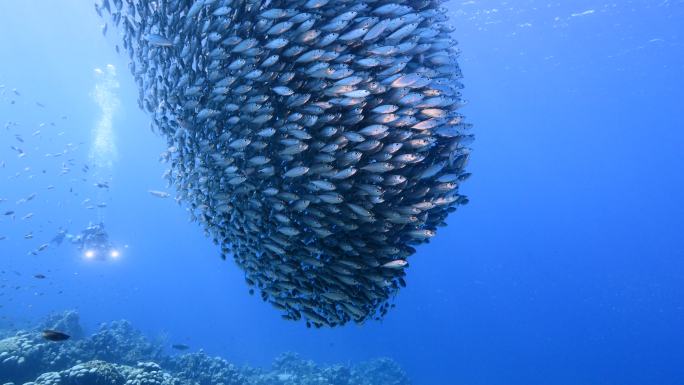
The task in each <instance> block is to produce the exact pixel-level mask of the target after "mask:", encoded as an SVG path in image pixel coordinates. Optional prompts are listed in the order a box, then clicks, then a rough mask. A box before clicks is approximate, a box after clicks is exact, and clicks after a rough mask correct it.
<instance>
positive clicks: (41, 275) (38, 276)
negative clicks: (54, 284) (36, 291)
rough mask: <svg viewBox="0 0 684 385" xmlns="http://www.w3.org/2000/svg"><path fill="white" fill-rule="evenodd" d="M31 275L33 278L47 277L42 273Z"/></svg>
mask: <svg viewBox="0 0 684 385" xmlns="http://www.w3.org/2000/svg"><path fill="white" fill-rule="evenodd" d="M33 277H34V278H38V279H45V278H47V277H46V276H45V275H44V274H36V275H34V276H33Z"/></svg>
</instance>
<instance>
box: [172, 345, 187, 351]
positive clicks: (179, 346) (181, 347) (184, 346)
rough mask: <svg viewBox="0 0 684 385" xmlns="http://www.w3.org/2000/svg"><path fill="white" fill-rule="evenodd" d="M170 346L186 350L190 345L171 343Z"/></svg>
mask: <svg viewBox="0 0 684 385" xmlns="http://www.w3.org/2000/svg"><path fill="white" fill-rule="evenodd" d="M171 347H172V348H174V349H176V350H188V349H190V347H189V346H188V345H185V344H173V345H171Z"/></svg>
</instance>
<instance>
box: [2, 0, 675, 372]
mask: <svg viewBox="0 0 684 385" xmlns="http://www.w3.org/2000/svg"><path fill="white" fill-rule="evenodd" d="M446 7H447V8H448V10H449V14H450V16H451V18H452V23H453V24H454V25H455V26H456V31H455V32H454V37H455V38H456V39H457V40H458V41H459V44H460V48H461V50H462V55H461V58H460V64H461V66H462V69H463V73H464V83H465V84H466V88H465V90H464V95H465V98H466V99H467V100H468V101H469V104H468V105H467V106H466V107H465V108H464V110H463V112H464V114H465V115H466V116H467V119H468V121H469V122H470V123H473V124H474V129H473V130H474V133H475V134H476V141H475V142H474V144H473V148H474V152H473V157H472V161H471V163H470V165H469V171H471V172H472V173H473V177H472V178H471V179H470V180H469V181H467V182H466V183H465V184H464V185H463V190H462V191H463V192H465V193H466V194H467V195H468V196H469V198H470V204H468V205H467V206H464V207H462V208H460V209H459V211H458V212H457V213H455V214H453V215H452V216H450V218H449V220H448V223H449V226H448V227H446V228H443V229H442V230H441V231H440V232H438V234H437V236H436V237H435V238H434V239H433V240H432V241H431V243H430V244H429V245H425V246H422V247H419V249H418V253H417V254H416V255H415V256H414V257H412V259H411V266H410V268H409V270H408V277H407V282H408V287H406V288H405V289H402V290H401V291H400V294H399V296H398V297H397V298H396V304H397V307H396V309H394V310H393V311H391V312H390V313H389V314H388V316H387V317H386V318H385V319H384V320H383V321H382V322H369V323H367V324H365V325H362V326H357V325H348V326H346V327H342V328H336V329H333V330H330V329H321V330H313V329H307V328H305V327H304V325H303V324H302V323H294V322H286V321H283V320H282V319H281V318H280V316H279V314H278V312H276V311H274V309H273V308H272V307H271V306H269V305H267V304H264V303H262V301H261V300H260V299H259V298H258V296H250V295H249V294H248V293H247V286H246V284H245V283H244V279H243V274H242V272H241V271H240V270H239V269H238V268H237V267H236V266H235V264H234V263H233V262H232V261H227V262H223V261H221V259H220V258H219V251H218V248H217V247H215V246H214V245H213V244H212V243H211V241H210V240H209V239H208V238H205V236H204V235H203V233H202V230H201V229H200V227H199V226H198V225H197V224H194V223H189V222H188V216H187V213H186V212H185V210H184V209H183V208H182V207H179V206H177V205H176V204H175V202H174V201H173V199H158V198H155V197H153V196H151V195H150V194H149V193H148V192H147V191H148V190H150V189H153V190H164V186H165V181H163V180H162V179H161V174H162V173H163V171H164V165H163V164H161V163H159V162H158V158H159V154H160V153H161V152H162V151H163V150H165V147H166V146H165V140H164V139H162V138H161V137H160V136H157V135H156V134H154V133H152V132H151V131H150V129H149V123H150V120H149V118H148V117H147V116H146V115H145V114H144V113H143V112H142V111H141V110H139V109H138V107H137V103H136V100H137V96H138V95H137V90H136V87H135V84H134V83H133V79H132V76H130V73H129V71H128V66H127V58H126V57H125V56H124V55H117V54H116V52H115V50H114V44H115V43H116V40H117V38H116V36H115V33H116V31H115V30H114V29H113V28H110V31H109V33H108V34H107V37H106V38H105V37H103V36H102V34H101V32H100V31H101V25H102V24H103V20H101V19H100V18H99V17H98V16H97V14H96V13H95V12H94V10H93V5H92V2H90V1H81V0H79V1H77V0H63V1H46V0H0V84H2V85H4V86H5V91H4V93H2V94H0V95H2V96H0V123H2V125H1V126H0V162H2V161H4V162H5V167H4V168H0V198H4V199H7V201H5V202H2V203H0V212H5V211H7V210H16V212H17V213H16V219H15V220H14V221H13V220H12V219H11V218H10V217H9V216H1V217H0V236H5V237H7V238H6V239H4V240H1V241H0V269H1V270H3V271H4V273H3V274H2V275H0V285H4V286H2V287H1V288H0V305H1V307H0V329H1V328H12V327H21V326H22V325H25V324H27V323H32V322H34V321H36V320H37V319H40V318H41V317H43V316H45V315H47V314H49V313H51V312H54V311H61V310H65V309H77V310H78V311H79V312H80V314H81V318H82V320H83V322H84V324H85V325H86V326H87V327H88V329H90V330H93V329H95V328H96V327H97V325H98V324H99V323H101V322H106V321H111V320H116V319H122V318H124V319H128V320H130V321H131V322H132V323H133V325H134V326H136V327H138V328H141V329H142V330H144V331H145V333H147V334H149V335H151V336H158V335H165V336H166V337H167V338H168V340H169V341H170V342H173V343H183V344H187V345H189V346H191V347H192V349H193V350H198V349H200V348H202V349H204V350H205V351H206V352H208V353H210V354H215V355H221V356H223V357H225V358H226V359H228V360H229V361H231V362H236V363H250V364H254V365H268V364H269V363H270V362H271V360H272V359H273V358H274V357H275V356H276V355H278V354H279V353H281V352H284V351H295V352H298V353H300V354H301V355H302V356H304V357H305V358H311V359H313V360H315V361H320V362H338V361H339V362H356V361H361V360H364V359H368V358H373V357H377V356H388V357H392V358H394V359H395V360H397V361H398V362H399V363H400V364H401V366H402V367H403V368H405V369H406V371H407V372H408V374H409V376H410V377H411V378H412V380H413V382H414V383H415V384H445V385H448V384H454V385H458V384H470V385H490V384H520V385H523V384H525V385H528V384H559V385H560V384H577V385H579V384H616V385H617V384H635V385H636V384H657V385H668V384H672V385H677V384H684V329H683V326H684V118H683V112H684V104H683V103H684V36H682V35H683V34H684V23H683V22H682V21H683V20H684V1H681V0H680V1H677V0H653V1H651V0H633V1H613V2H604V1H590V0H577V1H564V2H559V1H537V0H516V1H500V0H477V1H467V2H461V1H452V2H449V3H447V4H446ZM108 64H111V65H113V66H114V67H115V68H116V78H115V80H116V81H117V82H118V83H119V87H118V88H113V89H112V90H113V94H112V95H113V97H114V98H110V99H107V103H110V104H108V106H114V105H115V104H116V99H118V107H117V108H115V109H113V110H112V114H111V115H108V114H107V111H105V110H103V109H102V108H101V107H100V106H99V105H98V104H97V103H96V102H95V99H94V97H93V95H94V90H95V87H96V85H97V84H102V83H101V82H102V79H103V77H102V76H97V75H96V74H95V72H94V69H95V68H101V69H103V70H105V72H106V66H107V65H108ZM14 88H16V89H17V91H18V92H19V93H20V95H16V94H14V93H13V92H12V89H14ZM0 92H1V91H0ZM12 101H14V103H12ZM36 102H40V103H42V104H43V105H44V107H39V106H37V105H36ZM107 117H111V128H112V130H111V132H112V135H111V136H108V137H107V138H108V142H107V143H110V144H114V145H115V147H107V148H108V149H109V150H111V154H112V157H111V158H109V159H108V160H111V165H109V164H108V165H106V166H103V167H99V168H97V167H93V166H92V160H90V158H89V154H90V151H91V149H92V148H93V146H94V137H95V136H94V135H95V134H94V133H95V130H96V129H97V128H98V127H101V126H98V122H100V123H99V124H102V121H103V119H105V123H104V124H105V125H106V124H107V123H106V121H107ZM8 121H11V122H16V123H17V124H18V125H16V126H14V125H10V127H9V128H5V124H6V123H7V122H8ZM41 123H45V125H44V126H42V127H39V125H40V124H41ZM51 123H54V125H53V124H51ZM36 130H41V134H39V135H36V136H32V135H31V134H32V133H33V132H34V131H36ZM60 133H61V134H60ZM15 134H20V135H21V136H22V138H23V139H24V141H25V142H24V143H20V142H19V141H17V140H16V139H15ZM68 143H72V144H73V146H71V147H69V148H71V149H72V150H70V152H69V153H68V154H66V155H63V156H62V157H59V158H56V157H54V156H50V157H46V156H45V154H46V153H52V154H54V153H57V152H60V151H62V150H64V149H65V148H67V147H66V146H67V144H68ZM10 146H17V147H21V148H22V149H23V150H24V151H25V153H26V156H25V157H23V158H19V157H17V152H16V151H14V150H12V149H11V148H10ZM68 159H74V165H73V166H70V169H71V171H70V172H69V173H67V174H65V175H60V172H61V169H62V167H63V166H62V163H63V162H66V161H67V160H68ZM84 164H90V165H91V170H90V171H89V172H88V173H84V172H82V170H81V168H82V166H83V165H84ZM98 170H99V171H98ZM96 172H101V173H102V175H103V179H104V177H105V176H108V175H111V177H112V182H111V183H110V186H111V188H110V189H109V192H105V191H104V190H101V189H98V188H96V187H94V186H93V183H95V182H96V181H97V180H96V179H97V178H95V177H94V175H93V173H96ZM17 173H18V175H17ZM83 177H85V178H87V180H86V181H83V180H81V178H83ZM48 185H54V186H55V188H54V190H47V189H46V187H47V186H48ZM70 190H71V191H70ZM167 191H169V192H171V193H173V192H174V191H173V189H168V190H167ZM31 193H36V194H37V195H36V198H35V199H33V200H32V201H30V202H27V203H25V204H20V205H16V204H15V202H16V201H18V200H20V199H21V198H25V197H27V196H28V195H29V194H31ZM86 198H90V199H92V200H93V202H95V203H97V202H106V203H107V207H106V208H104V209H101V210H87V209H85V208H84V205H83V204H82V203H81V202H82V201H83V200H84V199H86ZM29 212H32V213H33V214H34V216H33V217H32V218H30V219H26V220H22V219H21V217H23V216H24V215H26V214H27V213H29ZM100 218H101V219H102V220H103V221H104V223H105V225H106V228H107V230H108V231H109V234H110V237H111V239H112V241H113V242H115V243H116V244H118V245H121V246H123V245H128V248H125V249H123V248H122V250H123V252H122V256H121V257H120V258H119V259H118V260H114V261H105V262H98V261H90V260H84V259H83V258H82V257H81V256H80V253H79V251H78V250H76V249H75V248H73V247H71V246H70V245H68V244H64V245H62V246H61V247H59V248H55V247H50V248H48V249H47V250H45V251H43V252H41V253H39V254H38V255H36V256H34V255H27V252H28V251H30V250H33V249H35V248H36V247H38V245H40V244H42V243H46V242H49V240H50V239H51V238H52V237H53V236H54V235H55V234H56V232H57V230H58V229H59V227H60V226H62V227H65V228H68V229H69V230H70V231H71V232H78V231H80V230H81V229H83V228H84V227H85V226H86V225H87V224H88V222H89V221H94V222H95V221H98V220H99V219H100ZM29 232H32V233H33V239H30V240H26V239H24V235H25V234H27V233H29ZM15 272H17V273H20V274H21V275H18V274H17V273H15ZM38 273H40V274H44V275H46V276H47V278H46V279H43V280H37V279H35V278H33V275H34V274H38Z"/></svg>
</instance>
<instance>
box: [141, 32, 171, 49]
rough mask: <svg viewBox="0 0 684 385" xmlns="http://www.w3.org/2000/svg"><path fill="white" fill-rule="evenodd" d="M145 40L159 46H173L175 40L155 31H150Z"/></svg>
mask: <svg viewBox="0 0 684 385" xmlns="http://www.w3.org/2000/svg"><path fill="white" fill-rule="evenodd" d="M145 40H147V41H148V42H149V43H150V44H152V45H156V46H158V47H172V46H173V42H172V41H171V40H169V39H167V38H165V37H164V36H162V35H158V34H155V33H150V34H148V35H146V36H145Z"/></svg>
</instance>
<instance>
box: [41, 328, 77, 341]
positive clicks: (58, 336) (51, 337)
mask: <svg viewBox="0 0 684 385" xmlns="http://www.w3.org/2000/svg"><path fill="white" fill-rule="evenodd" d="M70 337H71V336H69V335H68V334H64V333H62V332H58V331H56V330H50V329H47V330H43V338H44V339H46V340H48V341H66V340H68V339H69V338H70Z"/></svg>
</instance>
